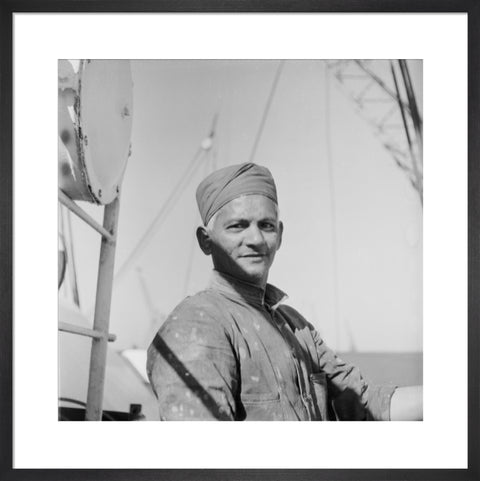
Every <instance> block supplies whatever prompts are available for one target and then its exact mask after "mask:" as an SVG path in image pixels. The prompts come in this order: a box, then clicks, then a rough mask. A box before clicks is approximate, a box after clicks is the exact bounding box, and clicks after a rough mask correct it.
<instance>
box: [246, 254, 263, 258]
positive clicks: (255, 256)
mask: <svg viewBox="0 0 480 481" xmlns="http://www.w3.org/2000/svg"><path fill="white" fill-rule="evenodd" d="M242 257H252V258H257V257H265V254H245V255H243V256H242Z"/></svg>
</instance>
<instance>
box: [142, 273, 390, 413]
mask: <svg viewBox="0 0 480 481" xmlns="http://www.w3.org/2000/svg"><path fill="white" fill-rule="evenodd" d="M285 297H286V296H285V294H284V293H283V292H282V291H281V290H280V289H277V288H276V287H274V286H272V285H270V284H267V287H266V289H265V291H264V290H263V289H261V288H258V287H256V286H252V285H250V284H247V283H244V282H241V281H239V280H237V279H234V278H232V277H230V276H227V275H225V274H223V273H219V272H217V271H214V272H213V279H212V283H211V286H210V288H209V289H206V290H204V291H202V292H200V293H198V294H196V295H194V296H192V297H188V298H186V299H185V300H184V301H183V302H181V303H180V304H179V305H178V306H177V307H176V308H175V309H174V311H173V312H172V313H171V314H170V316H169V317H168V319H167V320H166V321H165V323H164V324H163V325H162V327H161V328H160V330H159V332H158V334H157V335H156V337H155V338H154V340H153V342H152V344H151V346H150V348H149V350H148V361H147V372H148V375H149V378H150V382H151V384H152V387H153V389H154V391H155V394H156V396H157V398H158V406H159V412H160V419H162V420H215V419H217V420H237V421H241V420H247V421H250V420H262V421H267V420H272V421H308V420H312V421H313V420H315V421H321V420H335V419H338V420H389V417H390V399H391V396H392V394H393V392H394V390H395V387H394V386H370V385H368V384H367V383H366V382H365V380H364V379H363V378H362V376H361V374H360V372H359V370H358V369H357V368H356V367H354V366H352V365H349V364H347V363H345V362H344V361H342V360H341V359H340V358H339V357H338V356H337V355H336V354H335V353H334V352H333V351H332V350H331V349H329V348H328V347H327V346H326V345H325V343H324V342H323V340H322V339H321V338H320V336H319V334H318V332H317V331H316V330H315V329H314V328H313V326H312V325H311V324H309V323H308V322H307V321H306V320H305V319H304V318H303V317H302V316H301V315H300V314H299V313H298V312H297V311H295V310H294V309H292V308H291V307H289V306H287V305H283V304H281V303H282V301H283V300H284V298H285Z"/></svg>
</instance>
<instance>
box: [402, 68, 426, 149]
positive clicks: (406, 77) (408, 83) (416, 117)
mask: <svg viewBox="0 0 480 481" xmlns="http://www.w3.org/2000/svg"><path fill="white" fill-rule="evenodd" d="M398 64H399V66H400V71H401V73H402V77H403V82H404V84H405V90H406V92H407V97H408V103H409V104H410V111H411V112H412V119H413V125H414V126H415V133H416V134H417V137H418V142H419V144H420V153H422V149H423V126H422V119H421V117H420V113H419V112H418V106H417V101H416V99H415V91H414V90H413V85H412V79H411V77H410V72H409V71H408V65H407V62H406V60H399V61H398Z"/></svg>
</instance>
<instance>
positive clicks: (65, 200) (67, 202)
mask: <svg viewBox="0 0 480 481" xmlns="http://www.w3.org/2000/svg"><path fill="white" fill-rule="evenodd" d="M58 200H59V201H60V202H61V203H62V204H63V205H64V206H65V207H67V208H68V209H70V210H71V211H72V212H73V213H74V214H76V215H77V216H78V217H80V219H82V220H83V221H84V222H86V223H87V224H88V225H89V226H90V227H93V228H94V229H95V230H96V231H97V232H98V233H99V234H101V235H102V236H103V237H105V238H106V239H108V240H109V241H110V242H115V236H114V235H112V234H111V233H110V232H108V230H107V229H105V228H104V227H103V226H101V225H100V224H99V223H98V222H96V221H95V220H94V219H93V218H92V217H90V216H89V215H88V214H87V213H86V212H85V211H84V210H83V209H82V208H81V207H79V206H78V205H77V204H76V203H75V202H74V201H73V200H72V199H70V197H68V195H67V194H65V192H63V190H61V189H58Z"/></svg>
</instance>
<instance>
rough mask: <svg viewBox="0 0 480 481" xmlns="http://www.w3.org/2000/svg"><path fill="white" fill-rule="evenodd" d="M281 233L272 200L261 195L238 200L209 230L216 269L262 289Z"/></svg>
mask: <svg viewBox="0 0 480 481" xmlns="http://www.w3.org/2000/svg"><path fill="white" fill-rule="evenodd" d="M282 231H283V226H282V223H281V222H279V220H278V210H277V208H276V205H275V204H274V202H273V201H271V200H270V199H268V198H267V197H265V196H263V195H246V196H242V197H237V198H236V199H234V200H232V201H230V202H229V203H228V204H226V205H225V206H224V207H222V208H221V209H220V210H219V211H218V213H217V214H216V217H215V219H214V222H213V226H211V228H210V229H209V237H210V240H211V243H210V253H211V254H212V258H213V264H214V266H215V269H217V270H218V271H220V272H224V273H226V274H229V275H231V276H233V277H236V278H237V279H240V280H243V281H246V282H249V283H251V284H255V285H258V286H262V287H263V286H265V284H266V282H267V277H268V271H269V270H270V266H271V265H272V263H273V259H274V258H275V253H276V252H277V249H278V248H279V247H280V243H281V239H282Z"/></svg>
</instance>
